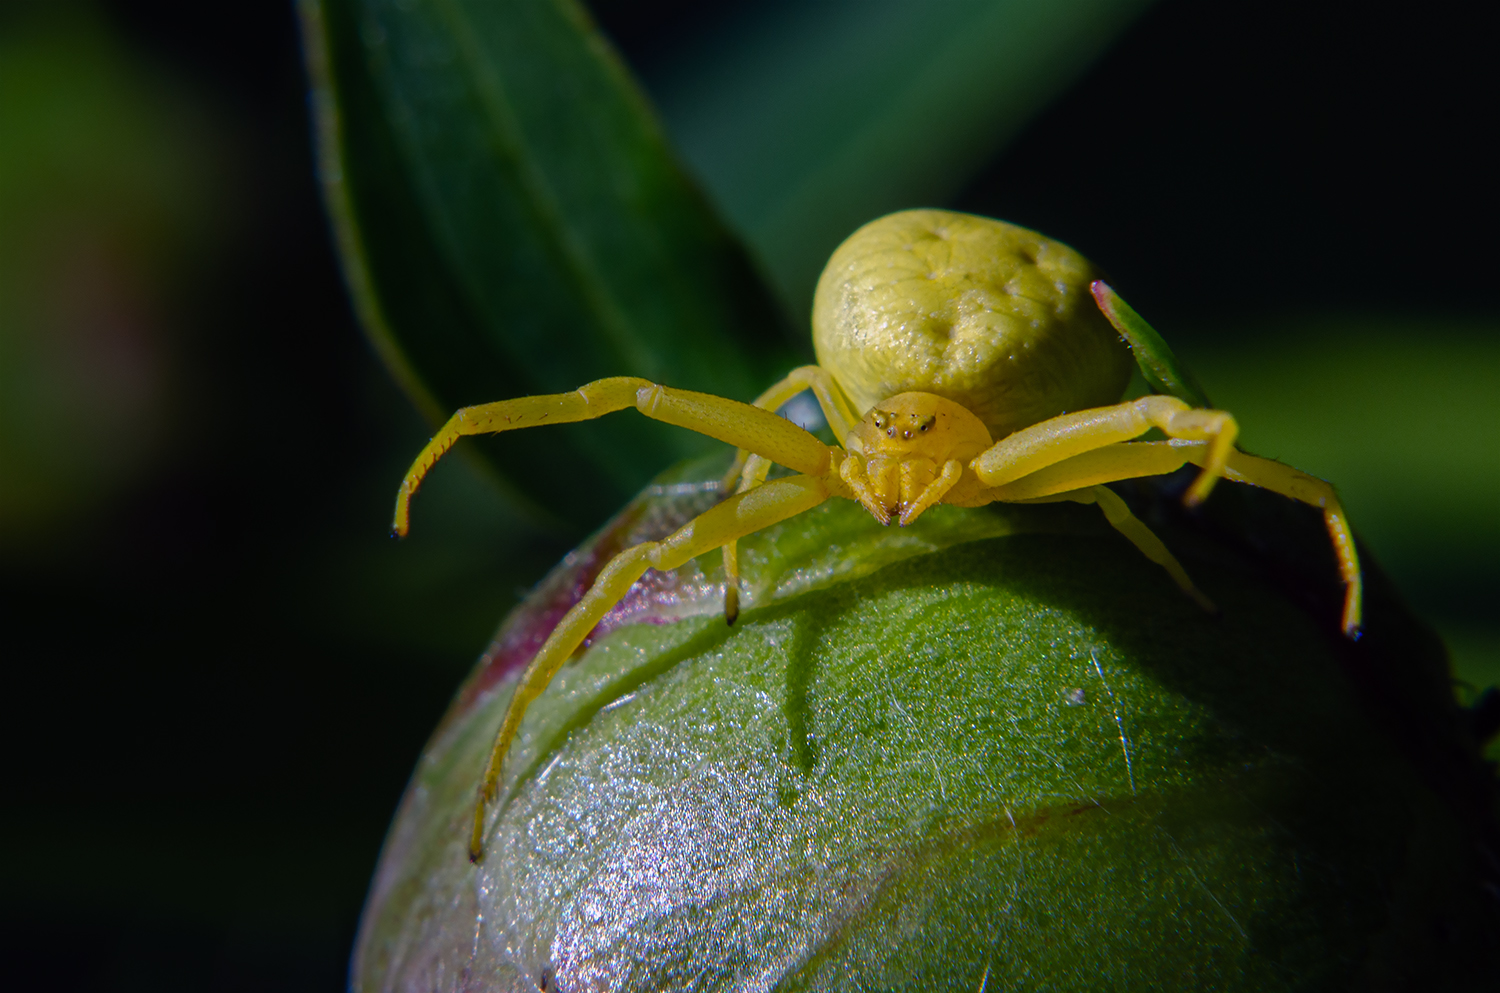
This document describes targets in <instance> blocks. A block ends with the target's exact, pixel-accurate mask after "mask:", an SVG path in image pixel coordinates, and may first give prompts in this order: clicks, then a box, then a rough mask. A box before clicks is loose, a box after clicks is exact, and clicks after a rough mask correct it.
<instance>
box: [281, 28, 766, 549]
mask: <svg viewBox="0 0 1500 993" xmlns="http://www.w3.org/2000/svg"><path fill="white" fill-rule="evenodd" d="M303 11H304V23H305V24H306V25H307V37H308V48H309V58H310V64H311V66H312V69H313V73H314V77H315V106H316V107H317V108H318V110H319V113H320V118H319V140H320V145H321V156H322V169H323V176H324V181H325V185H326V188H327V199H328V201H329V203H330V206H331V207H332V209H333V213H334V215H335V221H336V225H337V227H338V232H339V239H340V247H341V250H342V253H343V256H344V261H345V267H346V270H347V272H348V276H349V283H350V285H351V287H352V288H353V290H354V293H355V296H356V300H357V305H358V309H359V311H360V314H361V317H362V318H363V321H364V324H365V326H366V328H367V329H368V330H369V333H370V335H371V338H372V340H373V341H374V342H375V345H376V348H377V350H378V351H379V352H380V354H381V355H382V357H383V358H384V359H385V360H386V362H387V363H388V364H389V365H390V366H391V367H392V368H393V371H395V373H396V375H397V377H398V379H400V380H401V381H402V383H403V384H404V385H405V386H406V388H407V390H408V392H410V393H411V394H412V396H413V399H414V400H415V401H416V402H417V404H418V406H419V407H420V408H421V409H422V411H423V413H424V415H426V416H427V417H428V419H429V420H432V421H434V422H436V421H438V420H439V419H441V418H444V417H446V416H447V414H448V413H450V412H451V411H452V410H453V409H455V408H457V407H459V406H463V405H468V404H474V403H481V402H485V401H489V400H496V399H501V398H504V397H509V396H517V395H523V394H531V393H547V392H560V391H565V390H569V389H573V388H575V387H577V386H578V385H580V384H581V383H583V382H586V381H588V380H591V379H596V378H600V377H603V376H612V375H639V376H645V377H647V378H650V379H653V380H657V381H664V382H668V383H671V384H673V385H677V386H683V387H687V388H692V389H699V390H705V391H709V392H713V393H718V394H722V395H726V396H731V397H737V398H742V399H748V398H749V397H751V396H753V395H754V394H755V393H756V392H757V391H758V389H759V388H760V387H762V386H763V384H764V382H765V381H766V380H767V379H769V378H770V376H771V374H772V371H773V370H775V369H778V368H781V367H784V366H785V365H786V363H787V360H788V354H789V352H791V351H792V347H791V346H789V344H788V341H789V339H788V338H787V336H786V335H785V332H784V331H783V329H782V326H781V325H780V324H779V323H778V320H777V318H776V312H775V308H774V306H773V305H772V304H771V303H770V298H769V296H768V294H767V292H766V291H765V290H764V288H763V287H762V286H761V284H760V282H759V279H758V277H757V276H756V275H755V273H754V272H753V271H752V269H751V267H750V265H749V263H748V261H747V259H746V256H745V255H744V254H743V252H742V251H741V250H740V248H739V247H738V246H737V244H736V243H735V242H734V241H733V239H732V238H730V237H729V236H728V235H727V234H726V232H725V231H724V229H723V228H722V226H721V225H720V224H719V222H718V221H717V219H716V218H715V216H714V214H713V212H712V210H711V209H710V208H709V207H708V205H707V203H706V201H705V200H704V199H703V198H702V197H701V196H700V195H699V193H698V192H697V190H696V189H695V188H694V187H693V185H692V183H691V182H690V181H689V180H688V179H687V178H686V177H685V175H684V174H683V172H682V171H681V169H680V168H679V167H678V165H677V163H676V160H675V159H674V157H673V155H672V152H671V150H670V148H669V147H668V145H667V143H666V141H665V139H664V137H663V135H662V133H661V130H660V128H659V127H658V126H657V123H656V121H655V119H654V117H653V116H652V114H651V111H650V109H649V107H648V106H647V105H646V103H645V102H644V100H643V99H642V98H641V96H640V94H639V92H638V91H637V89H636V88H635V85H634V83H633V81H632V80H631V78H630V76H629V74H628V72H627V71H626V70H625V69H624V67H623V66H622V65H621V64H620V62H619V61H618V59H617V58H616V57H615V55H614V54H613V52H612V51H611V50H610V48H609V46H608V45H607V44H606V43H605V41H604V40H603V38H602V37H601V36H600V35H599V34H598V33H597V31H596V30H595V29H594V27H593V26H592V24H591V23H590V22H589V20H588V18H587V16H586V15H585V13H584V12H583V10H582V8H581V7H579V6H578V5H577V4H576V3H574V2H573V0H505V2H500V3H495V2H480V0H403V2H394V0H305V2H304V3H303ZM701 444H702V443H701V442H700V441H699V440H697V439H694V438H693V437H692V436H690V435H688V434H686V433H684V432H678V431H673V430H672V429H670V428H667V427H665V426H662V425H656V424H649V423H643V422H642V421H641V420H640V419H639V418H630V417H621V418H615V419H611V420H609V421H606V422H603V423H601V424H597V425H586V426H575V427H565V428H561V429H557V430H553V431H549V432H542V433H528V434H526V435H518V436H516V437H507V438H504V439H490V440H487V441H486V442H485V443H484V447H485V450H486V451H487V452H488V453H489V454H490V456H491V458H492V459H493V461H494V464H495V465H496V466H498V467H499V470H500V472H501V474H502V475H503V476H504V477H505V478H506V479H508V480H509V482H510V483H511V484H512V486H513V487H515V489H516V490H518V491H519V492H521V493H523V494H524V495H525V496H526V497H528V498H529V499H530V500H531V501H533V503H535V504H538V505H541V506H545V507H546V508H548V510H549V511H550V512H551V513H553V514H554V515H556V516H559V517H562V518H564V519H567V520H571V521H574V522H578V523H582V524H589V523H592V522H594V521H597V520H599V519H600V518H602V517H603V516H604V515H605V514H606V513H608V512H609V510H611V509H612V508H614V507H617V506H619V504H620V503H621V502H622V501H623V500H624V499H626V498H627V497H628V496H629V494H631V493H633V492H634V491H635V490H636V489H638V488H639V487H640V486H641V485H642V484H643V483H644V482H645V480H647V479H649V478H650V476H651V475H652V474H653V473H654V472H656V471H657V470H659V469H660V467H661V466H662V465H664V464H667V463H669V462H670V461H672V460H674V459H675V458H678V457H681V456H682V455H683V454H686V453H689V452H693V451H699V450H701V447H700V446H701ZM580 476H581V477H582V478H584V479H586V480H588V482H587V484H586V485H585V484H581V483H580V482H579V477H580Z"/></svg>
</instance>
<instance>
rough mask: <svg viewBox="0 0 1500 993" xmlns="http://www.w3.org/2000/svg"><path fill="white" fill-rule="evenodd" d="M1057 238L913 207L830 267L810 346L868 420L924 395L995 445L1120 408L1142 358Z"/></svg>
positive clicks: (1081, 261) (849, 247) (842, 250)
mask: <svg viewBox="0 0 1500 993" xmlns="http://www.w3.org/2000/svg"><path fill="white" fill-rule="evenodd" d="M1096 277H1097V274H1096V273H1095V272H1094V270H1093V267H1092V266H1091V265H1090V264H1089V262H1088V260H1086V259H1085V258H1084V257H1083V256H1081V255H1079V254H1078V253H1077V252H1075V251H1073V249H1071V248H1069V247H1068V246H1066V245H1064V244H1062V243H1061V242H1056V241H1052V240H1051V239H1049V238H1045V237H1043V236H1042V235H1039V234H1037V233H1036V232H1034V231H1029V230H1027V229H1025V228H1021V227H1016V226H1015V225H1013V224H1006V223H1004V222H1003V221H996V220H991V219H989V218H985V217H975V216H973V215H970V214H960V213H955V212H952V211H944V210H908V211H902V212H900V213H897V214H891V215H889V216H887V217H883V218H880V219H879V220H877V221H873V222H871V223H869V224H866V225H865V226H864V227H862V228H860V229H859V230H858V231H856V232H855V233H854V234H853V235H851V236H850V237H849V238H848V240H846V241H845V242H844V243H843V244H842V245H841V246H839V248H838V250H837V251H836V252H834V254H833V258H832V259H830V260H829V263H828V267H827V268H826V269H825V270H824V271H823V276H822V278H821V279H820V280H819V282H818V290H817V295H816V297H815V300H814V303H813V345H814V347H815V348H816V350H817V355H818V362H819V363H820V364H821V365H822V366H823V367H824V368H825V369H828V370H829V371H830V372H831V373H832V374H833V376H834V378H835V379H837V380H838V382H839V385H840V386H842V387H843V389H844V391H845V392H846V393H847V394H848V395H849V397H850V399H851V400H853V402H854V405H855V407H856V412H857V413H860V414H863V413H865V412H866V411H869V410H870V409H871V408H873V407H875V406H876V405H877V404H878V403H880V402H881V401H884V400H885V399H886V398H888V397H891V396H893V395H895V394H899V393H907V392H913V391H920V392H923V393H931V394H936V395H937V396H940V397H944V398H946V399H948V400H952V401H954V402H955V403H957V404H959V405H961V406H963V407H964V408H966V409H968V410H969V411H972V412H973V413H974V414H975V415H976V416H977V417H978V418H979V420H980V421H981V422H983V423H984V425H985V427H986V428H987V429H988V431H989V433H990V435H991V436H992V437H994V438H997V439H998V438H1002V437H1004V436H1005V435H1008V434H1010V433H1011V432H1012V431H1015V430H1017V429H1018V428H1022V427H1025V426H1027V425H1029V424H1035V423H1038V422H1040V421H1043V420H1046V419H1047V418H1049V417H1054V416H1056V415H1057V414H1060V413H1063V412H1065V411H1070V410H1081V409H1084V408H1088V407H1098V406H1104V405H1106V404H1110V403H1114V402H1116V401H1117V400H1119V399H1120V396H1121V394H1122V393H1123V392H1124V390H1125V386H1126V384H1127V383H1128V382H1129V379H1130V371H1131V368H1132V359H1131V356H1130V351H1129V349H1128V348H1127V347H1126V345H1125V343H1124V342H1122V341H1121V340H1120V336H1119V335H1118V334H1117V333H1116V332H1115V330H1114V329H1113V328H1112V327H1110V325H1109V322H1108V321H1107V320H1105V318H1104V317H1103V315H1101V314H1100V312H1099V308H1098V307H1097V306H1096V305H1095V303H1094V301H1093V298H1092V297H1091V296H1090V294H1089V283H1090V282H1091V281H1092V280H1093V279H1095V278H1096Z"/></svg>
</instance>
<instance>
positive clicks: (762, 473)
mask: <svg viewBox="0 0 1500 993" xmlns="http://www.w3.org/2000/svg"><path fill="white" fill-rule="evenodd" d="M804 390H812V393H813V396H814V397H816V398H817V401H818V407H819V408H820V409H821V410H822V411H823V418H824V420H826V421H827V422H828V427H829V428H830V429H831V430H832V431H833V436H834V438H835V439H836V440H837V441H838V442H839V443H840V444H842V443H843V441H844V439H845V438H847V437H848V435H849V432H850V431H851V430H852V429H853V426H854V424H855V423H856V422H857V420H858V418H856V417H855V416H854V413H853V410H852V408H850V406H849V401H848V399H847V398H846V397H845V396H844V391H843V390H842V389H841V388H840V387H839V384H838V381H837V380H835V379H834V378H833V376H832V375H831V374H830V373H829V372H828V370H827V369H824V368H823V367H822V366H816V365H804V366H798V367H797V368H796V369H793V370H792V371H791V372H789V373H787V375H786V377H785V378H783V379H782V380H781V381H780V382H778V383H776V384H775V385H773V386H771V387H770V388H769V389H767V390H766V391H765V392H764V393H762V394H761V395H760V396H758V397H756V398H755V404H754V406H756V407H760V408H761V409H763V410H769V411H772V412H774V411H777V410H780V409H781V406H782V404H784V403H786V402H787V401H788V400H790V399H792V398H793V397H795V396H796V395H797V394H799V393H801V392H803V391H804ZM770 469H771V463H770V461H768V460H767V459H764V458H761V457H759V456H755V455H752V454H751V453H750V452H748V451H746V450H745V449H743V448H742V449H740V450H739V451H738V452H736V453H735V456H734V463H733V464H732V465H730V467H729V471H728V472H727V473H725V475H724V482H723V486H724V487H725V488H726V489H727V488H728V487H730V486H733V485H735V477H739V485H738V488H737V489H736V490H735V492H736V493H744V492H745V491H746V490H749V489H753V488H754V487H756V486H759V485H760V484H761V483H763V482H765V479H766V473H767V472H769V471H770ZM739 615H740V557H739V548H738V547H737V545H736V543H735V542H733V541H731V542H729V543H727V544H726V545H725V546H724V621H725V623H727V624H731V625H732V624H734V622H735V619H736V618H738V617H739Z"/></svg>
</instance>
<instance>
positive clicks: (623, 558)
mask: <svg viewBox="0 0 1500 993" xmlns="http://www.w3.org/2000/svg"><path fill="white" fill-rule="evenodd" d="M829 496H830V490H829V485H828V480H825V479H822V478H819V477H817V476H811V475H801V476H789V477H787V478H786V479H778V480H776V481H774V482H771V483H767V484H765V485H764V486H758V487H756V488H755V489H753V490H750V491H749V492H747V493H741V494H738V495H736V496H733V497H730V498H729V499H728V500H725V501H724V502H723V503H720V504H718V505H717V506H715V507H713V508H711V509H709V510H707V511H705V512H704V513H702V514H700V515H698V516H697V517H695V518H694V519H693V520H691V521H689V522H688V523H687V524H684V525H683V526H682V527H680V528H678V529H677V530H676V531H674V532H673V533H672V534H670V535H668V536H667V537H666V538H663V539H662V540H661V541H647V542H642V543H641V544H639V545H635V546H633V547H631V548H627V549H625V550H624V551H623V552H621V553H620V554H618V555H616V556H615V557H614V558H612V559H610V560H609V564H608V565H606V566H605V567H604V570H603V571H602V572H600V573H599V576H598V577H597V578H596V579H595V580H594V584H593V586H591V587H590V588H589V591H588V592H587V593H585V594H584V595H583V599H581V600H579V601H578V602H577V603H575V604H574V605H573V607H572V609H570V610H569V611H568V612H567V613H566V614H565V615H563V619H562V620H561V621H559V622H558V624H557V627H555V628H553V630H552V633H551V634H550V635H548V636H547V640H546V641H545V642H544V643H543V644H542V647H541V648H539V649H538V650H537V653H536V656H535V657H534V658H533V659H532V660H531V664H530V665H528V666H527V667H526V671H525V672H523V673H522V674H521V678H520V681H519V682H517V683H516V689H515V692H514V694H513V695H512V696H511V698H510V704H509V706H507V707H506V710H505V719H504V720H503V721H502V722H501V724H500V730H499V732H498V733H497V734H496V735H495V744H494V747H493V748H492V749H491V751H490V759H489V763H488V764H487V765H486V766H485V770H484V780H483V782H482V784H481V785H480V788H479V800H478V803H477V804H476V805H475V808H474V833H473V835H472V836H471V838H470V842H469V858H470V859H471V860H472V861H475V862H478V861H479V860H480V859H481V858H483V857H484V815H485V808H486V806H487V805H488V804H489V803H490V801H492V800H494V799H495V796H496V794H497V792H498V787H499V782H500V770H501V766H502V765H503V764H504V762H505V755H506V752H508V751H509V750H510V743H511V741H512V739H514V738H515V734H516V730H517V729H518V728H519V727H520V726H521V718H522V717H523V716H525V714H526V708H527V707H528V706H530V704H531V701H533V700H535V699H536V698H537V697H538V696H539V695H541V692H542V691H543V690H544V689H546V688H547V684H548V683H550V682H551V681H552V677H553V676H555V675H556V674H557V670H558V669H559V668H561V667H562V664H563V663H564V662H566V661H567V660H568V658H569V657H570V656H571V655H572V654H573V652H574V651H576V650H577V648H578V646H579V645H581V644H583V640H584V639H585V638H587V637H588V634H589V632H590V631H592V630H593V629H594V627H595V625H597V624H598V623H599V621H600V620H601V619H602V618H603V617H604V615H605V614H606V613H608V612H609V609H610V608H611V607H613V606H614V605H615V604H617V603H619V602H620V600H621V598H623V597H624V596H625V594H626V593H627V592H628V591H629V590H630V587H631V586H632V585H633V584H634V583H635V581H636V580H637V579H639V578H641V576H642V575H644V574H645V572H646V570H647V569H652V568H655V569H661V570H667V569H675V568H677V567H678V566H680V565H683V564H684V563H686V562H688V561H690V560H692V559H694V558H696V557H697V556H699V555H702V554H703V553H704V552H710V551H713V550H714V549H715V548H718V547H720V546H721V545H723V544H724V543H725V542H728V541H733V540H734V539H736V538H739V537H741V536H743V535H747V534H752V533H754V532H756V531H760V530H762V529H764V528H767V527H770V526H771V525H772V524H775V523H777V522H778V521H783V520H786V519H787V518H788V517H793V516H795V515H797V514H800V513H802V512H803V511H805V510H811V509H812V508H813V507H816V506H817V505H818V504H820V503H822V502H823V501H824V500H827V499H828V497H829Z"/></svg>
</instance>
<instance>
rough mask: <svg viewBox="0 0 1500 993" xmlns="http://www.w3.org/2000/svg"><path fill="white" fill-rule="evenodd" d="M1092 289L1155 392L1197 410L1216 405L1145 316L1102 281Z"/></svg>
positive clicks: (1093, 285)
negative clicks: (1209, 399)
mask: <svg viewBox="0 0 1500 993" xmlns="http://www.w3.org/2000/svg"><path fill="white" fill-rule="evenodd" d="M1089 289H1090V290H1092V291H1093V293H1094V299H1095V300H1097V301H1098V302H1099V309H1100V310H1101V311H1103V312H1104V316H1105V317H1107V318H1109V323H1111V324H1113V325H1114V326H1115V330H1116V331H1118V332H1120V337H1122V338H1124V339H1125V342H1126V344H1128V345H1129V346H1130V350H1131V351H1132V352H1133V353H1135V361H1136V364H1137V365H1138V366H1140V369H1141V375H1142V376H1144V377H1145V378H1146V382H1147V383H1148V384H1149V385H1150V386H1151V388H1152V389H1153V390H1155V391H1156V392H1158V393H1164V394H1166V395H1167V396H1174V397H1176V398H1177V399H1179V400H1183V401H1186V402H1187V403H1190V404H1192V405H1193V406H1194V407H1212V406H1213V404H1211V403H1209V402H1208V394H1206V393H1204V392H1203V387H1201V386H1199V385H1198V381H1197V380H1195V379H1194V378H1193V375H1192V373H1190V372H1188V371H1187V368H1186V367H1184V366H1183V364H1182V363H1181V362H1179V361H1178V360H1177V356H1176V355H1174V354H1173V353H1172V348H1171V346H1169V345H1168V344H1167V343H1166V341H1165V340H1164V339H1163V338H1162V336H1161V335H1159V334H1157V333H1156V329H1155V328H1153V327H1152V326H1151V325H1150V324H1147V323H1146V319H1145V318H1144V317H1142V316H1141V315H1140V314H1137V313H1136V312H1135V309H1134V308H1133V307H1131V306H1130V304H1128V303H1126V302H1125V301H1124V300H1123V299H1121V297H1120V294H1118V293H1116V292H1115V291H1114V289H1113V288H1112V287H1111V286H1110V285H1109V284H1108V283H1106V282H1104V280H1102V279H1096V280H1094V282H1093V283H1091V284H1090V286H1089Z"/></svg>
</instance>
